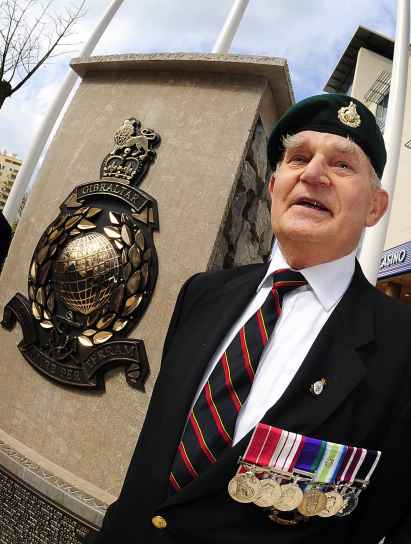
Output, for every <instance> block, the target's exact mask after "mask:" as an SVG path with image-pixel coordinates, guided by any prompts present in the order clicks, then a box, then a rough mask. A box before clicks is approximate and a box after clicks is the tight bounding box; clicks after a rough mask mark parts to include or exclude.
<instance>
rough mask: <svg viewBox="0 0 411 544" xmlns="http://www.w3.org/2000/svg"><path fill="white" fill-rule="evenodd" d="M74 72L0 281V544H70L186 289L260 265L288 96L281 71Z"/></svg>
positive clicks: (221, 58) (275, 65)
mask: <svg viewBox="0 0 411 544" xmlns="http://www.w3.org/2000/svg"><path fill="white" fill-rule="evenodd" d="M72 66H73V68H74V70H76V71H77V73H78V74H79V75H81V77H82V83H81V85H80V87H79V89H78V91H77V93H76V95H75V97H74V99H73V101H72V103H71V104H70V106H69V108H68V110H67V112H66V114H65V117H64V119H63V121H62V124H61V126H60V128H59V130H58V132H57V134H56V136H55V138H54V140H53V143H52V145H51V146H50V149H49V151H48V154H47V157H46V159H45V161H44V164H43V166H42V168H41V171H40V174H39V180H38V182H37V184H36V186H35V188H34V190H33V192H32V194H31V196H30V199H29V202H28V204H27V206H26V210H25V214H24V216H23V218H22V220H21V222H20V224H19V226H18V229H17V232H16V234H15V237H14V240H13V243H12V246H11V248H10V252H9V257H8V259H7V262H6V264H5V267H4V269H3V272H2V275H1V279H0V302H1V305H2V307H1V309H2V311H3V312H4V318H3V329H2V330H0V341H1V345H2V347H3V350H2V358H1V361H0V503H1V506H0V538H1V539H2V542H4V543H5V544H9V543H10V544H14V543H17V542H31V541H33V542H44V543H45V542H50V543H54V542H70V543H71V542H73V543H74V542H80V541H81V539H82V537H83V536H84V535H85V534H87V533H88V532H90V531H93V530H96V529H97V528H98V527H99V525H100V524H101V520H102V518H103V515H104V511H105V508H106V507H107V505H108V504H109V503H111V502H112V501H113V500H114V499H115V497H116V496H117V494H118V493H119V490H120V487H121V484H122V481H123V478H124V475H125V471H126V469H127V466H128V463H129V460H130V456H131V453H132V451H133V448H134V444H135V441H136V438H137V436H138V432H139V430H140V428H141V425H142V423H143V421H144V417H145V412H146V408H147V404H148V401H149V397H150V394H151V391H152V388H153V384H154V382H155V379H156V376H157V373H158V368H159V364H160V358H161V351H162V345H163V341H164V336H165V333H166V329H167V326H168V322H169V319H170V314H171V311H172V308H173V306H174V302H175V298H176V294H177V292H178V290H179V288H180V287H181V285H182V283H183V282H184V280H185V279H186V278H187V277H188V276H189V275H191V274H192V273H193V272H195V271H198V270H205V269H213V268H222V267H231V266H235V265H237V264H245V263H249V262H256V261H261V260H262V259H263V258H264V257H265V256H266V255H267V254H268V253H269V249H270V245H271V229H270V226H269V211H268V204H267V200H266V199H265V182H266V179H267V177H268V175H269V169H268V166H267V162H266V154H265V149H266V141H267V138H266V134H267V133H269V132H270V130H271V127H272V125H273V122H274V121H275V119H276V118H277V117H278V116H279V115H281V114H282V113H283V112H284V111H285V110H286V109H287V108H288V107H289V105H290V104H291V103H292V100H293V97H292V91H291V87H290V82H289V77H288V70H287V66H286V63H285V61H283V60H281V59H268V58H254V57H241V56H233V55H185V54H181V55H126V56H110V57H95V58H92V59H88V60H87V61H82V60H78V61H76V60H74V61H73V63H72ZM147 127H150V129H148V128H147ZM113 135H114V147H113V144H112V138H113ZM160 140H161V144H160ZM156 154H157V156H156V159H155V160H153V159H154V157H155V155H156ZM104 157H105V158H104ZM103 158H104V160H103ZM102 160H103V165H102V169H101V172H100V176H99V175H98V170H99V165H100V164H101V161H102ZM143 178H144V179H143ZM59 208H60V210H59ZM157 231H158V232H157ZM33 252H34V253H33ZM27 280H28V286H27ZM16 293H20V294H19V295H16ZM143 314H144V315H143ZM16 319H17V320H19V321H20V323H21V325H22V329H23V337H22V334H21V330H20V328H19V327H17V326H16V327H13V325H14V323H15V321H16ZM7 329H9V330H7ZM17 345H19V348H20V351H19V349H18V347H17ZM20 352H21V353H20ZM23 355H24V357H23ZM24 358H25V359H27V361H28V362H29V363H30V364H28V363H27V361H25V360H24ZM124 369H125V372H126V376H125V377H124ZM103 373H105V374H104V379H103ZM130 385H131V386H133V387H130ZM30 539H31V540H30Z"/></svg>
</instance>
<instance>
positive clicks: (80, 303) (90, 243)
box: [53, 232, 120, 315]
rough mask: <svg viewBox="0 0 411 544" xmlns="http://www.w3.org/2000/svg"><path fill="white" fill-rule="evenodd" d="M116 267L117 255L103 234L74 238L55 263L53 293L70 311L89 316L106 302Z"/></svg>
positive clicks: (115, 274)
mask: <svg viewBox="0 0 411 544" xmlns="http://www.w3.org/2000/svg"><path fill="white" fill-rule="evenodd" d="M119 266H120V263H119V258H118V255H117V252H116V250H115V249H114V247H113V246H112V245H111V243H110V241H109V240H108V239H107V238H106V237H105V236H104V235H103V234H99V233H97V232H92V233H88V234H85V235H83V236H80V237H78V238H75V239H74V240H71V241H70V242H69V243H68V244H67V245H66V246H65V247H64V248H63V250H62V251H61V253H60V255H59V256H58V257H57V259H56V260H55V261H54V269H53V280H54V289H55V292H56V294H57V295H58V296H59V297H60V298H61V299H62V300H63V301H64V302H65V303H66V305H67V306H68V307H69V308H71V309H72V310H75V311H77V312H80V313H81V314H83V315H89V314H91V313H92V312H94V311H95V310H98V309H99V308H101V307H102V306H104V304H106V302H108V301H109V299H110V295H111V291H112V289H113V287H114V285H115V284H116V282H117V280H118V276H119Z"/></svg>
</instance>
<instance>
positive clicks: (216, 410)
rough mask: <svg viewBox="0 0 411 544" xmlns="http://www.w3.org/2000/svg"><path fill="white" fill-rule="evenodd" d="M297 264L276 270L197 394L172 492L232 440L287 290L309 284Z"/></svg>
mask: <svg viewBox="0 0 411 544" xmlns="http://www.w3.org/2000/svg"><path fill="white" fill-rule="evenodd" d="M306 283H307V282H306V280H305V279H304V277H303V276H302V275H301V274H300V273H298V272H294V271H292V270H288V269H285V270H284V269H282V270H276V271H275V272H274V274H273V286H272V289H271V291H270V293H269V294H268V296H267V298H266V300H265V302H264V304H263V305H262V306H261V308H260V309H259V310H257V312H256V313H255V314H254V315H253V316H252V317H251V318H250V319H249V320H248V321H247V323H246V324H245V325H244V326H243V327H242V328H241V329H240V330H239V332H238V333H237V334H236V336H235V337H234V339H233V340H232V342H231V344H230V345H229V346H228V348H227V349H226V351H225V352H224V353H223V355H222V356H221V358H220V360H219V361H218V363H217V364H216V366H215V368H214V370H213V371H212V373H211V375H210V377H209V379H208V381H207V382H206V384H205V386H204V387H203V389H202V391H201V393H200V395H199V397H198V399H197V400H196V402H195V404H194V406H193V408H192V410H191V412H190V414H189V417H188V420H187V423H186V426H185V428H184V432H183V436H182V438H181V442H180V444H179V446H178V451H177V454H176V457H175V460H174V463H173V467H172V471H171V474H170V493H171V494H173V493H175V492H176V491H179V490H180V489H181V488H182V487H184V486H185V485H187V484H188V483H189V482H191V481H192V480H193V479H194V478H196V477H197V476H198V475H199V473H201V472H202V471H203V470H204V469H206V468H207V467H208V466H210V464H212V463H215V462H216V461H217V459H218V458H219V456H220V455H221V453H222V452H223V451H224V449H225V448H226V447H227V446H231V445H232V442H233V435H234V429H235V424H236V420H237V415H238V412H239V411H240V408H241V406H242V405H243V404H244V402H245V400H246V399H247V397H248V394H249V392H250V389H251V386H252V383H253V380H254V375H255V372H256V371H257V367H258V363H259V361H260V358H261V354H262V352H263V349H264V347H265V345H266V344H267V341H268V339H269V337H270V334H271V333H272V331H273V330H274V327H275V324H276V322H277V319H278V317H279V316H280V314H281V305H282V300H283V297H284V295H285V293H288V292H289V291H291V290H293V289H295V288H297V287H301V286H302V285H305V284H306Z"/></svg>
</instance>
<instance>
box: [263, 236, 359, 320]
mask: <svg viewBox="0 0 411 544" xmlns="http://www.w3.org/2000/svg"><path fill="white" fill-rule="evenodd" d="M355 253H356V249H355V250H354V251H352V252H351V253H350V254H349V255H345V256H344V257H341V258H340V259H337V260H335V261H330V262H328V263H322V264H318V265H316V266H309V267H308V268H303V269H301V270H298V272H300V273H301V274H302V275H303V276H304V277H305V279H306V280H307V282H308V284H309V286H310V287H311V289H312V290H313V292H314V294H315V295H316V297H317V298H318V300H319V301H320V303H321V305H322V306H323V308H324V310H326V311H329V310H330V309H331V308H332V307H333V306H334V305H335V304H336V303H337V302H338V301H339V300H340V298H341V297H342V296H343V294H344V293H345V291H346V290H347V288H348V286H349V284H350V282H351V278H352V276H353V274H354V269H355ZM280 268H291V267H290V266H289V264H288V263H287V261H286V260H285V258H284V256H283V254H282V253H281V249H280V246H279V245H278V244H277V242H276V243H275V244H274V247H273V250H272V253H271V260H270V264H269V266H268V269H267V272H266V274H265V276H264V279H263V281H262V282H261V283H260V285H259V286H258V288H257V291H259V290H260V288H261V287H262V286H263V285H264V284H265V283H266V281H267V279H268V277H269V276H271V274H272V273H273V272H274V271H275V270H278V269H280ZM291 270H293V269H291Z"/></svg>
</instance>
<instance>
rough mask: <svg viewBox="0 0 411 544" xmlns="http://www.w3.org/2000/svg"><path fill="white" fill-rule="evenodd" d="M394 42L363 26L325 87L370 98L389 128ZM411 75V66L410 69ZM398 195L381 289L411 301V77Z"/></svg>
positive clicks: (369, 102)
mask: <svg viewBox="0 0 411 544" xmlns="http://www.w3.org/2000/svg"><path fill="white" fill-rule="evenodd" d="M393 53H394V42H393V41H392V40H390V39H389V38H387V37H385V36H382V35H381V34H378V33H376V32H372V31H370V30H368V29H366V28H363V27H359V28H358V30H357V31H356V33H355V34H354V36H353V37H352V39H351V41H350V43H349V44H348V46H347V48H346V49H345V51H344V53H343V55H342V57H341V59H340V60H339V62H338V64H337V66H336V67H335V69H334V71H333V73H332V74H331V76H330V78H329V80H328V82H327V83H326V85H325V87H324V90H325V91H327V92H337V93H343V94H348V95H350V96H353V97H355V98H357V99H358V100H361V101H362V102H364V103H365V104H366V105H367V106H368V107H369V109H370V110H371V111H372V112H373V113H374V115H375V116H376V118H377V122H378V124H379V126H380V128H381V130H382V131H384V125H385V119H386V114H387V106H388V97H389V92H390V82H391V70H392V58H393ZM408 70H409V71H408V73H409V74H410V73H411V67H409V69H408ZM401 144H402V145H401V153H400V162H399V166H398V174H397V181H396V189H395V194H394V196H393V201H392V210H391V216H390V221H389V225H388V231H387V237H386V240H385V245H384V253H383V255H382V258H381V262H380V270H379V273H378V282H377V287H379V288H380V289H381V290H383V291H384V292H385V293H386V294H388V295H390V296H394V297H397V298H400V299H402V300H403V301H404V302H409V303H411V213H410V211H411V183H410V177H409V173H410V171H411V85H410V80H408V87H407V99H406V109H405V118H404V128H403V134H402V140H401Z"/></svg>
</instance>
